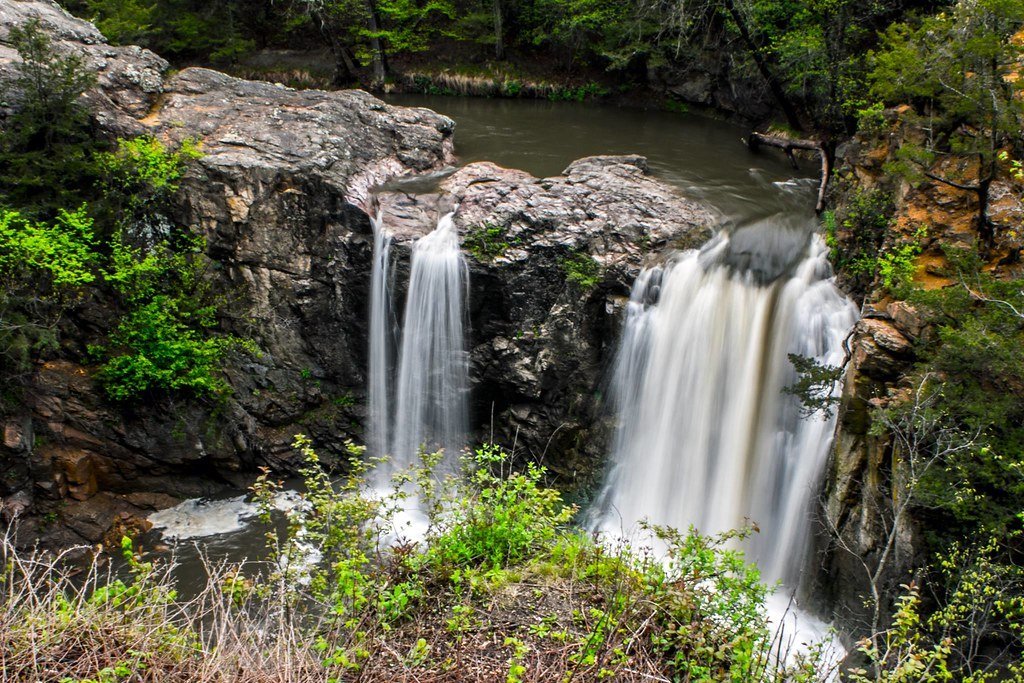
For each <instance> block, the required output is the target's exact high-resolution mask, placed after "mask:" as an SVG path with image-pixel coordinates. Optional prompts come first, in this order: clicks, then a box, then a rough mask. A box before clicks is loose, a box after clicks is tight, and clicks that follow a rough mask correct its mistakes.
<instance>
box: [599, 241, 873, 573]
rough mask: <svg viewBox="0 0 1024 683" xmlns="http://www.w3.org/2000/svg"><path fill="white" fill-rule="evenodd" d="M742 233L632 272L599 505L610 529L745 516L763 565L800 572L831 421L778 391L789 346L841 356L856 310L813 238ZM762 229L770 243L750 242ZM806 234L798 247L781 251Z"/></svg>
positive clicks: (727, 525)
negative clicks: (615, 422) (614, 424)
mask: <svg viewBox="0 0 1024 683" xmlns="http://www.w3.org/2000/svg"><path fill="white" fill-rule="evenodd" d="M748 231H753V232H748ZM741 232H742V233H744V234H742V235H739V236H733V237H732V238H730V236H729V235H727V234H725V233H722V234H720V235H719V236H718V237H716V238H715V239H714V240H712V241H711V242H710V243H709V244H708V245H706V246H705V248H704V249H703V250H701V251H700V252H697V251H691V252H686V253H684V254H680V255H678V256H677V257H675V258H674V259H673V260H671V261H670V262H669V263H668V264H666V265H665V266H662V267H656V268H652V269H648V270H645V271H643V272H642V273H641V275H640V276H639V277H638V278H637V281H636V283H635V285H634V287H633V293H632V296H631V299H630V303H629V307H628V310H627V317H626V323H625V328H624V331H623V339H622V345H621V347H620V351H619V356H618V359H617V361H616V366H615V370H614V375H613V380H612V381H613V394H614V397H615V406H616V409H617V412H618V417H619V421H620V424H619V428H618V431H617V433H616V435H615V441H614V446H613V458H612V467H611V470H610V472H609V476H608V480H607V484H606V487H605V490H604V491H603V493H602V495H601V498H600V500H599V501H598V503H597V505H596V507H595V510H594V513H593V514H594V520H595V526H596V527H597V528H598V529H600V530H602V531H604V532H606V533H609V534H613V535H616V536H618V535H623V534H624V535H629V534H631V533H632V532H633V530H634V528H635V527H636V525H637V523H638V522H639V521H641V520H645V519H646V520H649V521H650V522H653V523H655V524H665V525H670V526H673V527H676V528H682V529H685V528H687V527H688V526H689V525H694V526H696V527H697V528H698V529H699V530H700V531H702V532H704V533H716V532H720V531H724V530H727V529H733V528H737V527H739V526H742V525H743V523H744V520H745V519H750V520H752V521H754V522H755V523H756V524H757V525H758V526H759V528H760V533H759V534H756V535H755V536H754V537H753V538H752V539H751V541H750V543H749V550H750V552H751V556H752V558H753V559H755V560H756V561H757V562H758V564H759V565H760V566H761V568H762V573H763V575H764V576H765V578H767V579H769V580H775V579H782V580H784V581H785V582H786V583H788V584H790V585H794V582H795V580H796V578H797V577H796V573H798V572H799V570H800V568H801V559H802V558H803V557H805V554H804V549H805V548H806V545H807V538H808V533H809V509H808V504H809V499H810V497H811V495H812V493H813V489H814V486H815V484H816V483H817V481H818V479H819V476H820V473H821V468H822V466H823V464H824V461H825V458H826V456H827V453H828V447H829V443H830V439H831V433H832V427H833V422H832V420H827V419H823V418H822V417H820V416H819V417H805V416H802V415H801V411H800V405H799V402H798V400H797V399H796V398H795V397H792V396H788V395H786V394H784V393H783V392H782V389H783V387H785V386H787V385H788V384H790V383H791V382H792V381H793V379H794V378H795V375H794V371H793V369H792V367H791V365H790V363H789V360H788V356H787V354H790V353H796V354H801V355H805V356H810V357H813V358H815V359H817V360H818V361H820V362H824V363H830V364H837V363H839V362H840V361H841V360H842V357H843V348H842V347H843V339H844V337H845V335H846V333H847V332H848V330H849V329H850V327H851V326H852V325H853V323H854V322H855V320H856V317H857V311H856V308H855V307H854V306H853V305H852V304H851V303H850V302H849V301H848V300H847V299H845V297H843V295H842V294H841V293H840V292H839V290H838V289H836V287H835V286H834V285H833V283H832V281H831V279H830V274H831V272H830V268H829V265H828V262H827V260H826V257H825V248H824V246H823V245H822V243H821V240H820V239H819V238H817V237H814V238H813V239H811V240H810V244H809V245H808V244H807V237H806V236H807V232H805V231H804V230H798V231H792V230H789V231H786V230H781V231H780V229H779V228H778V226H765V225H762V226H754V227H751V228H746V229H744V230H743V231H741ZM758 235H759V236H758ZM794 235H795V236H796V240H795V239H794ZM757 242H761V246H762V247H766V245H768V243H772V242H774V243H775V244H772V245H770V246H771V248H765V249H762V250H761V253H759V250H758V249H756V248H754V249H748V247H750V245H751V243H757ZM800 242H802V243H803V244H800V246H799V251H803V252H805V253H806V255H805V257H804V258H802V259H798V262H797V263H795V264H792V263H787V261H792V260H793V259H792V254H793V253H794V251H793V250H791V247H792V246H793V245H794V244H799V243H800ZM780 247H782V248H781V249H780ZM786 252H788V254H789V255H788V256H787V255H786ZM797 253H799V252H797ZM773 254H774V256H772V255H773Z"/></svg>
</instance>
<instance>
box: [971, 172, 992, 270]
mask: <svg viewBox="0 0 1024 683" xmlns="http://www.w3.org/2000/svg"><path fill="white" fill-rule="evenodd" d="M991 185H992V177H991V176H988V177H985V178H981V179H980V180H979V181H978V189H977V190H976V192H977V195H978V216H977V221H978V237H979V238H980V239H981V245H982V255H983V256H984V257H986V258H988V256H989V254H990V253H991V251H992V249H993V247H995V241H996V235H995V230H994V229H993V226H992V221H991V220H989V217H988V190H989V187H990V186H991Z"/></svg>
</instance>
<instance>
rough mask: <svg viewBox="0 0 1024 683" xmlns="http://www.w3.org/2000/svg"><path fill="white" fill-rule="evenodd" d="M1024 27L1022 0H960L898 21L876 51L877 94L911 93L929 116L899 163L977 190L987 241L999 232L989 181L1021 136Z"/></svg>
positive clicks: (898, 98)
mask: <svg viewBox="0 0 1024 683" xmlns="http://www.w3.org/2000/svg"><path fill="white" fill-rule="evenodd" d="M1022 27H1024V3H1021V2H1019V1H1018V0H960V1H959V2H957V4H956V5H955V6H954V7H953V9H952V11H950V12H949V13H941V14H938V15H936V16H934V17H930V18H928V19H925V20H924V21H923V22H921V23H920V25H918V26H912V25H910V24H907V23H897V24H893V25H892V26H890V27H889V28H888V30H886V32H885V33H884V35H883V36H882V39H881V45H880V47H879V50H878V51H877V52H876V53H875V54H874V55H873V61H874V68H873V70H872V72H871V75H870V78H871V92H872V94H873V95H875V96H876V97H878V98H880V99H882V100H884V101H886V102H890V103H898V102H905V101H909V102H911V103H913V104H915V105H916V106H917V107H918V109H920V110H922V111H924V113H925V115H926V116H928V117H929V123H930V125H929V126H928V137H927V139H926V140H925V141H924V143H923V144H904V146H903V149H902V150H901V159H902V161H903V162H904V163H903V164H902V166H901V167H899V169H898V170H901V171H903V172H904V173H906V174H908V175H910V176H911V177H912V178H927V179H929V180H933V181H935V182H939V183H942V184H944V185H948V186H950V187H954V188H957V189H959V190H963V191H965V192H970V193H972V194H974V195H975V198H976V202H977V215H976V218H975V221H976V227H977V230H978V234H979V236H980V237H981V240H982V245H983V246H984V247H985V248H989V247H991V245H992V242H993V238H994V226H993V225H992V223H991V221H990V219H989V215H988V202H989V188H990V187H991V185H992V182H993V181H994V180H995V179H996V178H997V177H998V175H999V173H1000V172H1001V169H1000V155H1001V153H1002V152H1003V151H1005V148H1007V147H1013V146H1019V145H1020V144H1021V137H1020V130H1021V127H1022V125H1024V98H1022V94H1024V79H1021V78H1019V70H1020V68H1021V60H1022V59H1024V43H1022V41H1021V40H1019V38H1017V37H1016V36H1017V34H1018V32H1019V31H1020V30H1021V28H1022ZM940 162H943V163H940Z"/></svg>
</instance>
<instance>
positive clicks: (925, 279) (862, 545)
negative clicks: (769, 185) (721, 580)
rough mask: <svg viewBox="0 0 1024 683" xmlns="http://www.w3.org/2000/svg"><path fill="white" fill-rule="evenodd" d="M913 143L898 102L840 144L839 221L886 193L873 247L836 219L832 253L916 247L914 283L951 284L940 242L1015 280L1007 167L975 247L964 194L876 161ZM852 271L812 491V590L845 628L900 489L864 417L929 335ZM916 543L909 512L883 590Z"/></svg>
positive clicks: (894, 391)
mask: <svg viewBox="0 0 1024 683" xmlns="http://www.w3.org/2000/svg"><path fill="white" fill-rule="evenodd" d="M924 139H925V131H924V130H922V128H921V126H920V125H918V124H915V123H914V122H913V117H912V116H911V115H910V110H909V107H899V108H895V109H890V110H887V111H886V112H884V115H883V117H882V120H881V123H880V124H879V127H878V129H877V130H875V131H873V132H870V133H866V134H865V133H862V134H860V135H858V136H857V137H855V138H854V139H853V140H851V141H850V142H848V143H847V144H846V145H844V146H843V147H841V148H840V149H839V164H838V168H837V174H838V176H839V177H840V178H842V179H843V180H842V182H841V183H840V186H841V187H842V188H843V191H842V193H841V196H840V197H839V198H838V199H839V207H838V209H839V211H838V215H840V217H841V216H842V215H843V210H844V208H845V206H849V205H852V204H854V203H855V201H856V199H857V197H863V196H865V195H866V194H867V193H872V192H877V193H880V194H884V195H885V196H886V197H888V201H887V202H885V203H887V204H888V205H889V207H890V209H889V211H887V212H886V215H884V216H883V219H884V220H883V221H882V223H883V224H884V227H882V229H881V230H880V231H879V233H878V234H877V235H876V236H874V238H872V239H873V240H874V242H875V244H872V245H866V244H865V242H866V239H867V238H865V236H864V235H863V234H857V232H858V230H857V229H852V228H850V227H848V226H844V225H842V223H841V222H840V225H839V226H838V230H837V233H836V236H835V237H836V249H837V250H838V252H839V253H840V255H841V256H842V257H844V258H846V260H847V262H849V261H850V260H851V258H850V255H851V254H852V255H853V256H856V251H857V250H858V249H863V250H865V253H866V254H867V255H868V256H871V257H874V256H877V255H878V254H879V253H880V252H883V251H885V250H889V249H892V248H893V247H894V246H896V245H899V244H908V243H912V242H916V243H917V244H918V245H919V247H920V249H921V253H920V254H919V255H918V256H917V257H916V273H915V275H914V278H915V284H916V285H918V286H919V287H922V288H924V289H938V288H942V287H948V286H960V284H959V282H957V281H956V279H955V278H951V277H950V272H951V269H950V268H949V263H948V261H947V258H946V251H945V250H946V249H949V248H953V249H961V250H972V251H975V252H977V253H979V254H982V255H983V258H984V257H987V260H988V265H987V266H986V270H987V271H988V272H990V273H992V274H994V275H996V276H1002V275H1014V274H1016V276H1019V274H1020V272H1021V262H1020V253H1021V249H1022V247H1024V238H1022V235H1021V234H1020V230H1019V226H1020V224H1021V222H1022V221H1024V204H1022V203H1021V201H1020V197H1021V195H1022V191H1024V187H1022V184H1021V183H1020V182H1019V181H1015V180H1014V179H1013V178H1012V177H1010V176H1009V174H1005V175H1004V176H1001V177H1000V178H999V179H997V180H996V181H995V182H994V183H993V185H992V189H991V193H990V199H991V203H990V206H989V218H990V220H991V222H992V224H993V239H992V241H991V244H989V245H983V244H982V241H983V240H982V239H981V235H979V232H978V229H977V224H976V220H975V219H976V216H977V198H976V196H975V195H974V193H971V192H965V191H962V190H959V189H956V188H952V187H950V186H948V185H945V184H942V183H939V182H935V181H930V180H924V179H922V181H921V182H916V183H911V182H909V181H908V180H906V179H903V178H899V177H897V176H893V175H892V174H891V173H890V172H889V171H888V170H887V168H886V164H887V162H889V161H891V160H893V159H895V158H896V153H897V151H898V150H899V149H900V147H901V146H902V145H904V144H906V143H914V144H922V143H923V142H924ZM956 163H957V161H956V159H955V157H950V158H948V159H946V158H942V159H939V160H938V161H937V162H936V166H935V167H933V168H932V169H931V170H932V172H933V173H934V174H936V175H940V176H943V175H951V170H952V169H951V166H952V165H954V164H956ZM922 228H925V230H923V231H922V230H921V229H922ZM860 229H861V230H863V228H860ZM853 270H854V269H852V268H847V269H842V268H841V269H840V272H839V276H840V282H841V283H843V284H844V285H846V287H847V288H848V289H850V290H852V293H853V294H854V295H855V296H858V297H860V298H862V299H863V307H862V315H863V319H862V320H861V321H860V323H858V325H857V326H856V328H855V329H854V331H853V333H852V334H851V336H850V339H849V342H848V345H849V350H850V362H849V364H848V366H847V372H846V380H845V386H844V392H843V396H842V403H841V405H840V412H839V423H838V426H837V432H836V446H835V450H834V453H833V458H832V461H831V466H830V468H829V471H828V474H827V477H826V482H825V490H824V492H823V497H822V498H823V500H822V510H821V512H822V514H823V516H824V518H825V520H826V521H827V523H826V524H825V525H824V527H825V529H823V531H824V535H825V538H823V548H824V550H823V552H822V554H821V555H820V557H821V561H822V565H823V566H822V571H821V572H819V576H818V581H819V584H820V588H821V590H820V594H821V595H823V596H824V597H825V598H826V599H827V601H828V602H829V603H830V606H831V609H832V610H834V612H835V614H836V616H837V617H838V618H839V619H840V620H841V622H845V623H846V624H847V625H848V626H850V627H851V628H850V630H851V631H852V632H858V631H859V632H864V631H865V630H866V629H865V626H866V624H867V623H868V621H867V619H868V617H867V614H868V611H867V610H866V608H865V605H864V599H865V596H867V595H868V594H869V586H868V582H867V574H866V572H865V564H866V565H867V566H868V567H870V568H872V571H873V570H874V567H876V566H877V562H878V560H879V557H880V554H881V552H882V549H883V547H884V543H885V538H886V536H887V535H888V530H889V529H890V528H891V522H890V520H891V518H892V510H893V506H894V504H898V503H899V500H900V496H901V495H902V493H901V490H900V486H899V485H898V483H897V482H894V479H896V480H898V479H899V476H900V475H899V471H900V468H899V463H898V462H897V461H896V460H895V457H896V456H894V454H893V445H892V437H891V435H889V434H887V433H886V429H885V428H884V426H883V425H878V424H874V422H875V420H874V415H873V412H874V409H875V408H880V407H885V406H886V405H889V404H890V402H893V401H896V402H899V401H902V400H905V397H906V396H907V395H908V394H909V391H910V388H911V379H912V371H913V365H914V363H915V361H916V359H917V353H918V350H919V349H920V348H921V347H922V345H926V344H929V343H933V342H934V332H933V331H932V330H931V329H930V327H929V323H928V322H927V320H925V318H924V316H922V315H920V314H919V313H918V311H916V310H915V309H914V308H913V306H911V305H910V304H909V303H907V302H905V301H900V300H898V299H894V298H893V296H892V294H891V293H889V292H887V291H885V289H884V287H882V283H881V282H879V281H875V282H865V279H864V277H863V275H861V274H858V273H857V272H853V273H851V272H850V271H853ZM894 471H896V472H897V474H896V475H895V476H894V474H893V473H894ZM922 550H923V543H922V529H921V528H919V526H918V524H917V523H916V522H915V520H914V519H913V515H908V516H906V517H905V518H904V520H903V522H902V523H901V524H900V525H899V527H898V529H897V533H896V534H895V536H894V543H893V546H892V551H891V554H890V556H889V557H888V558H887V565H886V569H885V571H883V572H882V573H881V575H880V577H879V581H880V584H881V586H880V588H881V589H882V590H883V593H884V594H886V595H888V596H890V597H893V596H896V595H898V594H899V592H900V585H901V584H905V583H907V582H909V581H910V580H911V579H913V578H914V575H915V571H916V570H918V569H919V568H920V567H922V566H923V565H924V564H925V563H926V562H927V561H928V560H929V559H930V558H926V557H924V556H923V552H922ZM862 561H863V563H862ZM888 612H889V606H888V605H887V606H884V607H883V610H882V613H883V614H887V613H888Z"/></svg>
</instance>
